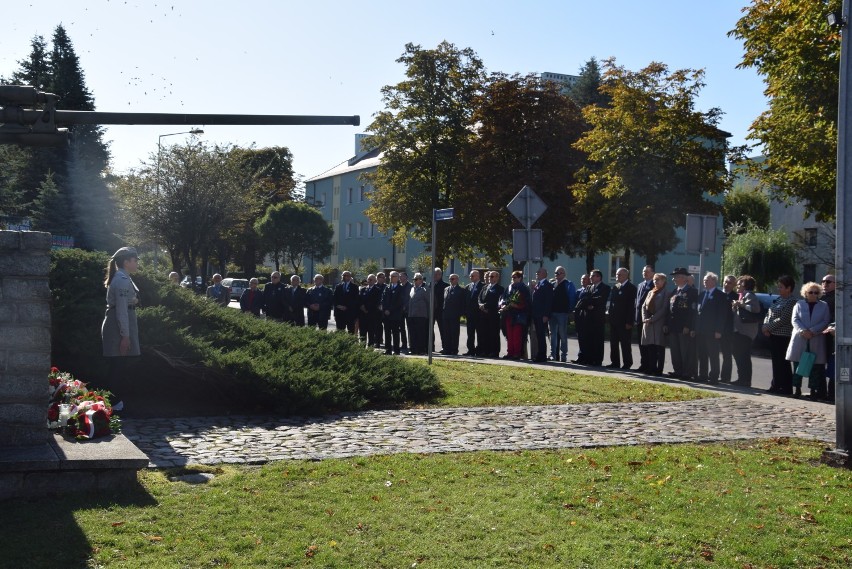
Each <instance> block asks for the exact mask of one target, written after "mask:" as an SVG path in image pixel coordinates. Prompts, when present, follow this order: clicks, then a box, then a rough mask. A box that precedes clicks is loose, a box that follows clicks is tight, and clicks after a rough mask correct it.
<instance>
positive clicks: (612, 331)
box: [607, 267, 636, 370]
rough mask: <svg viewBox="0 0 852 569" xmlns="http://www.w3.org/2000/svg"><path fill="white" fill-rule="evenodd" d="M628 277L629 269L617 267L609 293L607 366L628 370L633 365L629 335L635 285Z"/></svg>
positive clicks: (633, 318) (631, 327) (633, 314)
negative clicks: (608, 361)
mask: <svg viewBox="0 0 852 569" xmlns="http://www.w3.org/2000/svg"><path fill="white" fill-rule="evenodd" d="M629 277H630V271H628V270H627V269H626V268H624V267H621V268H619V269H618V270H617V271H616V272H615V286H614V287H612V290H610V293H609V359H610V364H609V365H608V366H607V367H608V368H613V369H618V368H621V369H624V370H628V369H630V368H631V367H633V348H632V346H631V342H630V337H631V336H632V335H633V324H634V322H635V321H636V286H635V285H634V284H633V283H632V282H630V280H629ZM619 351H620V354H619ZM619 355H620V357H619Z"/></svg>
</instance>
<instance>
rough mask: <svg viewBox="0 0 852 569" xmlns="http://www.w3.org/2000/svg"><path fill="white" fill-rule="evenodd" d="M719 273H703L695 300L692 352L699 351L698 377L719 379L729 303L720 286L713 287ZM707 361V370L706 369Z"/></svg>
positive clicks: (701, 379)
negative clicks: (693, 346)
mask: <svg viewBox="0 0 852 569" xmlns="http://www.w3.org/2000/svg"><path fill="white" fill-rule="evenodd" d="M717 284H719V276H718V275H716V273H707V274H706V275H704V292H703V293H701V296H700V297H699V300H698V317H697V321H696V325H695V343H696V346H695V352H696V354H697V355H698V380H699V381H706V382H708V383H719V351H720V345H721V344H720V342H721V340H722V332H723V331H724V329H725V323H726V322H727V321H728V314H727V313H728V312H730V311H731V306H730V304H728V299H727V297H726V296H725V293H723V292H722V291H721V290H719V289H718V288H716V285H717ZM708 363H709V370H708Z"/></svg>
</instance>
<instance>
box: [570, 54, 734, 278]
mask: <svg viewBox="0 0 852 569" xmlns="http://www.w3.org/2000/svg"><path fill="white" fill-rule="evenodd" d="M604 67H605V72H604V81H603V84H602V86H601V90H602V91H603V93H604V94H605V95H607V96H608V97H609V99H610V102H609V106H606V107H601V106H596V105H592V106H588V107H586V108H584V109H583V115H584V116H585V118H586V120H587V121H588V122H589V124H590V125H591V126H592V128H591V130H589V131H587V132H586V133H585V134H584V135H583V137H582V138H581V139H580V140H579V142H578V143H577V145H576V146H577V148H579V149H580V150H582V151H584V152H586V153H587V154H588V158H589V161H590V163H591V164H590V166H589V167H587V168H584V169H583V170H581V173H580V175H579V176H578V179H579V181H578V183H577V184H576V185H575V186H574V187H573V193H574V196H575V198H576V199H577V201H578V202H579V203H580V204H581V205H585V204H589V203H590V204H593V205H594V207H595V209H594V211H591V208H588V207H586V208H585V215H592V216H594V217H593V218H592V219H593V222H592V223H591V224H590V226H591V227H592V228H612V227H613V225H614V224H618V225H617V230H608V231H596V232H594V234H593V235H592V239H593V240H594V241H593V247H594V249H597V250H615V249H618V248H621V247H631V248H632V249H633V250H634V251H635V252H636V253H638V254H640V255H642V256H644V257H645V258H646V259H647V260H648V262H649V263H651V264H653V263H654V262H655V261H656V259H657V257H658V256H659V255H661V254H662V253H665V252H666V251H669V250H671V249H673V248H674V246H675V245H676V244H677V242H678V239H677V236H676V233H675V229H676V228H677V227H683V226H684V225H685V224H686V214H687V213H705V212H706V213H711V212H716V211H717V210H718V206H717V205H716V204H714V203H712V202H711V201H709V200H708V199H706V197H705V196H706V195H718V194H721V193H723V192H724V191H725V190H726V189H728V188H729V187H730V185H731V177H730V176H729V175H728V173H727V170H726V169H725V159H726V153H727V150H728V143H727V140H726V136H728V135H727V134H726V133H723V132H722V131H720V130H719V129H718V128H717V127H716V125H717V124H718V122H719V118H720V116H721V111H720V110H719V109H717V108H712V109H710V110H708V111H704V112H702V111H698V110H696V109H695V99H696V97H697V95H698V93H699V91H700V90H701V88H702V87H703V85H704V82H703V79H704V73H703V71H700V70H691V69H683V70H677V71H672V72H670V71H669V69H668V67H667V66H666V65H664V64H662V63H651V64H650V65H648V66H647V67H646V68H644V69H642V70H640V71H638V72H634V71H629V70H627V69H625V68H624V67H621V66H618V65H616V63H615V60H613V59H609V60H607V61H606V62H605V65H604ZM625 219H629V220H631V222H630V223H623V220H625Z"/></svg>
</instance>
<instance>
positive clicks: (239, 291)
mask: <svg viewBox="0 0 852 569" xmlns="http://www.w3.org/2000/svg"><path fill="white" fill-rule="evenodd" d="M222 286H226V287H228V288H229V289H231V300H239V299H240V297H241V296H242V295H243V291H244V290H246V289H247V288H248V287H249V284H248V279H232V278H230V277H229V278H227V279H222Z"/></svg>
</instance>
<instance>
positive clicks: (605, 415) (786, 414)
mask: <svg viewBox="0 0 852 569" xmlns="http://www.w3.org/2000/svg"><path fill="white" fill-rule="evenodd" d="M525 365H530V364H525ZM717 391H720V392H722V393H724V395H723V396H721V397H718V398H707V399H700V400H694V401H684V402H674V403H621V404H618V403H604V404H583V405H552V406H524V407H488V408H454V409H421V410H404V411H368V412H362V413H344V414H338V415H332V416H325V417H321V418H311V419H299V418H293V417H248V416H231V417H197V418H185V419H127V420H125V421H124V434H125V435H126V436H127V437H128V438H129V439H130V440H131V441H133V442H134V443H135V444H136V446H138V447H139V448H140V449H141V450H142V451H143V452H144V453H145V454H147V455H148V458H149V460H150V466H151V467H160V468H162V467H173V466H182V465H187V464H208V465H209V464H222V463H226V464H227V463H232V464H264V463H267V462H270V461H275V460H285V459H309V460H320V459H324V458H342V457H351V456H367V455H373V454H391V453H401V452H405V453H440V452H461V451H474V450H518V449H559V448H575V447H600V446H613V445H632V444H648V443H685V442H712V441H732V440H746V439H760V438H773V437H801V438H806V439H814V440H821V441H825V442H826V443H829V444H831V443H832V442H833V441H834V438H835V418H834V413H835V409H834V407H833V406H830V405H825V404H822V403H812V402H809V401H803V400H794V399H789V398H784V397H775V396H768V395H765V394H760V393H757V392H755V391H751V392H746V391H727V392H726V391H723V390H717Z"/></svg>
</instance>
